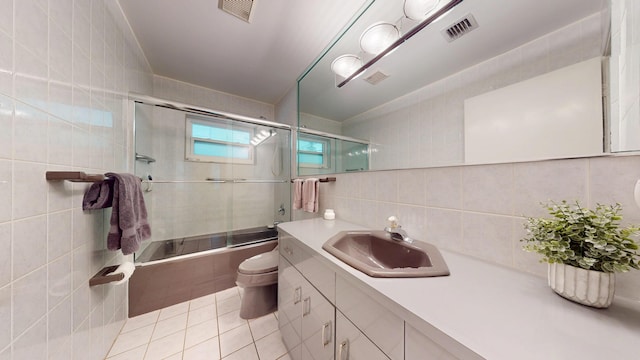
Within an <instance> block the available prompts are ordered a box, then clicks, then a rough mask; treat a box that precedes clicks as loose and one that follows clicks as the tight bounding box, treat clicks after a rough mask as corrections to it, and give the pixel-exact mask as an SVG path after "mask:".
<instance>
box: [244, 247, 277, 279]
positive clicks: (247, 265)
mask: <svg viewBox="0 0 640 360" xmlns="http://www.w3.org/2000/svg"><path fill="white" fill-rule="evenodd" d="M277 270H278V252H277V251H269V252H266V253H262V254H258V255H256V256H253V257H250V258H248V259H247V260H245V261H243V262H241V263H240V266H239V267H238V272H239V273H242V274H246V275H258V274H264V273H269V272H273V271H277Z"/></svg>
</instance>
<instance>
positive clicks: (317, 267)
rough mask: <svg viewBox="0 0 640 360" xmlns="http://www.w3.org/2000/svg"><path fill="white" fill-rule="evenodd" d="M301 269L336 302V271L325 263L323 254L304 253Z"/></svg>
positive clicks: (328, 297)
mask: <svg viewBox="0 0 640 360" xmlns="http://www.w3.org/2000/svg"><path fill="white" fill-rule="evenodd" d="M299 269H300V272H301V273H302V276H304V277H305V278H306V279H307V280H309V282H310V283H311V284H313V286H314V287H315V288H316V289H318V290H319V291H320V293H322V295H323V296H324V297H326V298H327V300H329V301H330V302H331V303H332V304H335V303H336V273H335V272H334V271H333V270H331V269H330V268H329V267H328V266H327V265H326V264H325V263H324V261H323V259H322V256H321V255H318V254H315V255H310V254H306V255H304V256H303V258H302V262H301V263H300V266H299Z"/></svg>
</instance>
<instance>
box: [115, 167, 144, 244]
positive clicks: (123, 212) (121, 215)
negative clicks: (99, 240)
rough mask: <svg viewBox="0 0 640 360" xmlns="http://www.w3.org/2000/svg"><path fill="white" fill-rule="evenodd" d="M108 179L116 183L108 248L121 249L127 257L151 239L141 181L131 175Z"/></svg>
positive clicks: (117, 175) (116, 175)
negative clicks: (143, 242) (142, 243)
mask: <svg viewBox="0 0 640 360" xmlns="http://www.w3.org/2000/svg"><path fill="white" fill-rule="evenodd" d="M105 176H107V177H108V178H113V179H114V183H113V191H112V193H113V211H112V212H111V222H110V224H111V226H110V227H109V235H107V248H108V249H109V250H118V249H122V253H123V254H124V255H128V254H132V253H134V252H135V251H136V250H138V249H139V248H140V243H141V242H142V240H145V239H148V238H149V237H150V236H151V228H150V227H149V223H148V222H147V208H146V207H145V205H144V197H143V196H142V189H141V188H140V178H138V177H137V176H135V175H132V174H115V173H106V174H105Z"/></svg>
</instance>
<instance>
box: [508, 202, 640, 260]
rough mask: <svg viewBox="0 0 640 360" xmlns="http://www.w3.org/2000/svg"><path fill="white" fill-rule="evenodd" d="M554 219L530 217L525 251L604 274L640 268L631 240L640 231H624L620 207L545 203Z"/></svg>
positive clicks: (633, 243)
mask: <svg viewBox="0 0 640 360" xmlns="http://www.w3.org/2000/svg"><path fill="white" fill-rule="evenodd" d="M543 205H544V207H545V208H546V209H547V210H548V211H549V214H551V215H552V218H550V219H547V218H527V222H526V223H525V228H526V229H527V236H526V237H525V238H524V239H522V240H520V241H522V242H526V243H527V244H526V245H524V246H523V249H524V250H525V251H529V252H537V253H538V254H540V255H542V259H541V262H547V263H550V264H553V263H560V264H566V265H572V266H576V267H580V268H583V269H587V270H595V271H602V272H608V273H612V272H627V271H629V270H631V269H632V268H633V269H640V261H639V260H640V254H639V253H638V251H637V250H638V244H637V243H636V242H635V241H634V240H633V239H632V238H631V237H632V236H633V235H635V234H636V233H637V232H638V231H640V228H639V227H637V226H628V227H626V228H622V227H621V226H620V220H622V216H621V215H620V212H621V211H622V207H621V206H620V204H615V205H601V204H598V205H597V206H596V209H595V210H591V209H587V208H583V207H581V206H580V204H579V203H578V202H576V203H575V204H569V203H567V202H566V201H562V202H561V203H559V204H558V203H555V202H552V203H550V204H543Z"/></svg>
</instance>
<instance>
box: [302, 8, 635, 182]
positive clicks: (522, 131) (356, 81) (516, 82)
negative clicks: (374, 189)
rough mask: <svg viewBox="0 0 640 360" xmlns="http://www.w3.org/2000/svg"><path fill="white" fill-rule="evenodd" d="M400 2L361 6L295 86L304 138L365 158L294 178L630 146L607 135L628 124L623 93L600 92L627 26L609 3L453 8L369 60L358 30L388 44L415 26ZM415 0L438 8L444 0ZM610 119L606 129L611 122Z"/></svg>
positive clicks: (565, 154)
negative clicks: (621, 115)
mask: <svg viewBox="0 0 640 360" xmlns="http://www.w3.org/2000/svg"><path fill="white" fill-rule="evenodd" d="M624 2H625V1H624V0H622V1H621V3H624ZM409 3H410V1H409V0H407V1H402V0H393V1H389V0H377V1H366V2H365V4H364V6H363V8H362V9H361V13H359V14H358V15H357V16H355V17H354V19H355V20H354V21H353V23H352V24H351V25H350V26H348V28H347V30H346V31H345V32H344V33H343V34H340V35H339V36H338V37H337V39H338V40H336V41H335V42H334V43H333V44H332V45H331V46H330V47H329V48H328V49H327V50H326V51H325V52H324V54H323V55H322V56H321V57H319V58H318V60H317V61H316V62H315V64H314V65H313V66H312V67H311V68H310V69H309V70H308V71H307V72H306V73H305V74H304V75H303V76H301V78H300V79H299V81H298V96H299V98H298V102H299V107H298V111H299V117H298V126H299V128H300V130H301V131H302V132H301V133H300V135H301V138H302V139H305V138H307V139H308V138H309V136H308V133H313V135H315V136H321V137H324V138H326V139H334V140H335V139H340V138H347V139H350V140H351V141H354V142H356V143H358V144H360V147H359V149H358V151H359V154H360V155H361V154H363V153H364V154H366V161H362V162H361V163H359V164H358V166H352V167H342V168H335V169H330V170H329V169H328V168H327V167H326V166H325V167H323V165H322V164H319V163H316V164H315V165H314V166H315V169H314V168H313V167H311V166H306V167H304V168H303V167H299V173H300V174H313V173H323V172H325V173H326V172H327V171H331V172H343V171H359V170H386V169H403V168H421V167H432V166H448V165H461V164H479V163H499V162H515V161H530V160H543V159H554V158H567V157H580V156H595V155H601V154H603V153H606V152H609V151H618V150H631V148H632V147H633V146H628V145H626V146H627V147H626V148H625V146H622V145H621V144H631V143H632V141H630V140H624V139H622V140H621V139H617V138H616V139H610V137H609V134H610V133H616V134H626V133H627V132H628V131H627V130H628V129H629V128H630V125H624V124H621V123H620V122H619V121H618V115H617V112H621V111H622V110H621V109H617V107H621V105H619V104H618V103H617V98H621V97H622V96H621V95H620V94H619V91H618V90H620V89H621V88H623V87H624V85H620V86H618V85H616V86H615V88H614V89H610V87H609V86H606V85H607V84H608V82H609V79H610V78H611V77H612V76H611V74H610V72H614V71H615V72H616V76H613V77H614V78H616V77H624V75H622V76H620V75H618V74H620V73H622V70H621V69H619V68H620V65H619V63H620V62H622V61H619V60H618V59H617V58H616V59H615V61H614V59H613V58H611V59H610V55H611V52H612V45H611V44H612V38H615V37H616V36H617V37H620V34H618V33H615V31H618V32H619V31H620V28H624V27H625V26H626V25H623V26H620V25H619V24H615V25H612V19H614V21H616V20H615V19H616V17H618V18H619V17H620V16H621V15H620V14H614V13H613V11H612V7H613V10H614V11H615V7H616V6H617V5H616V1H615V0H614V1H613V4H612V3H611V1H609V0H562V1H557V0H515V1H514V0H465V1H457V4H455V6H454V7H453V8H452V9H449V10H447V11H443V15H442V16H439V17H437V19H435V20H434V19H429V21H431V20H434V21H433V22H431V23H429V24H428V25H427V26H425V27H424V28H423V29H422V30H421V31H419V32H417V33H416V34H415V35H412V36H411V37H410V38H409V39H407V40H406V41H404V42H402V41H401V42H402V43H401V44H400V45H399V46H397V47H396V48H395V49H394V50H393V51H390V52H389V53H388V54H386V55H384V56H377V55H376V52H377V51H381V50H380V49H381V48H382V49H383V48H384V46H382V47H381V48H378V49H375V46H373V47H374V49H373V50H371V49H369V48H370V47H371V45H369V44H363V40H364V39H365V38H368V36H369V35H363V34H367V33H370V32H369V31H368V30H370V29H372V28H376V27H379V25H380V23H385V25H384V26H386V27H387V31H386V32H384V31H382V32H380V33H378V36H380V37H382V38H385V37H391V38H392V39H391V42H393V41H394V40H395V39H397V37H395V36H397V35H396V34H395V30H397V33H398V34H399V36H402V35H403V34H407V33H409V32H411V31H412V29H414V28H415V27H416V26H419V25H420V24H421V21H423V20H421V19H419V18H415V16H408V14H407V10H406V9H407V6H409V7H410V6H413V5H412V4H409ZM416 3H419V4H430V5H429V6H433V7H434V9H435V10H437V9H438V7H442V6H447V5H448V4H449V3H450V0H439V1H437V0H436V1H417V2H416ZM629 7H630V9H631V5H629ZM410 11H411V10H409V12H410ZM629 11H631V10H629ZM409 15H410V14H409ZM425 16H426V18H428V17H429V14H426V15H425ZM389 29H390V31H388V30H389ZM394 29H395V30H394ZM612 29H614V30H613V31H614V33H613V37H612V35H611V34H612ZM616 29H617V30H616ZM623 31H624V29H623ZM380 34H381V35H380ZM623 35H624V34H623ZM619 41H620V42H622V43H624V41H625V40H624V39H622V40H619ZM388 43H389V42H388ZM363 48H364V49H365V50H367V51H365V50H363ZM613 51H614V52H615V51H616V50H615V49H614V50H613ZM617 51H618V52H622V53H624V51H620V50H617ZM345 55H346V56H345ZM623 55H624V54H623ZM625 56H627V57H628V56H629V55H625ZM635 56H636V57H637V51H636V54H635ZM340 57H343V58H346V59H347V60H349V61H351V63H350V64H349V63H348V62H347V63H346V64H347V65H354V64H355V67H354V68H359V67H360V66H361V65H362V64H365V67H366V69H365V70H364V71H362V72H361V73H359V74H358V75H357V76H355V77H354V76H350V75H351V74H353V71H355V70H353V69H349V67H348V66H347V67H346V68H347V70H344V69H336V63H334V61H336V59H338V58H340ZM377 58H379V59H377ZM371 60H374V61H375V63H370V62H371ZM376 60H377V61H376ZM332 64H333V65H334V67H333V70H332ZM610 68H612V69H613V70H610ZM345 71H346V73H345ZM349 71H351V72H349ZM350 77H354V78H352V79H350ZM345 80H348V81H345ZM614 80H617V79H614ZM619 82H620V81H619ZM636 102H637V97H636ZM625 106H627V105H625ZM610 113H611V114H613V116H611V118H612V120H611V121H612V122H615V123H612V124H610V123H609V122H608V120H607V119H608V118H609V117H610ZM634 121H636V122H637V120H634ZM634 121H630V123H633V122H634ZM311 138H313V137H311ZM316 139H317V138H316ZM507 139H508V140H510V141H505V140H507ZM603 139H604V140H603ZM558 144H560V145H561V146H559V147H557V148H556V147H555V145H558ZM609 146H611V149H610V148H609ZM529 150H531V151H529ZM538 150H543V151H538ZM354 154H355V152H352V156H353V155H354ZM332 155H333V154H331V153H326V154H325V156H328V157H329V158H331V156H332ZM341 155H342V156H345V154H344V153H343V154H341ZM298 156H299V157H300V154H298ZM318 161H319V160H318ZM334 163H335V160H334Z"/></svg>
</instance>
